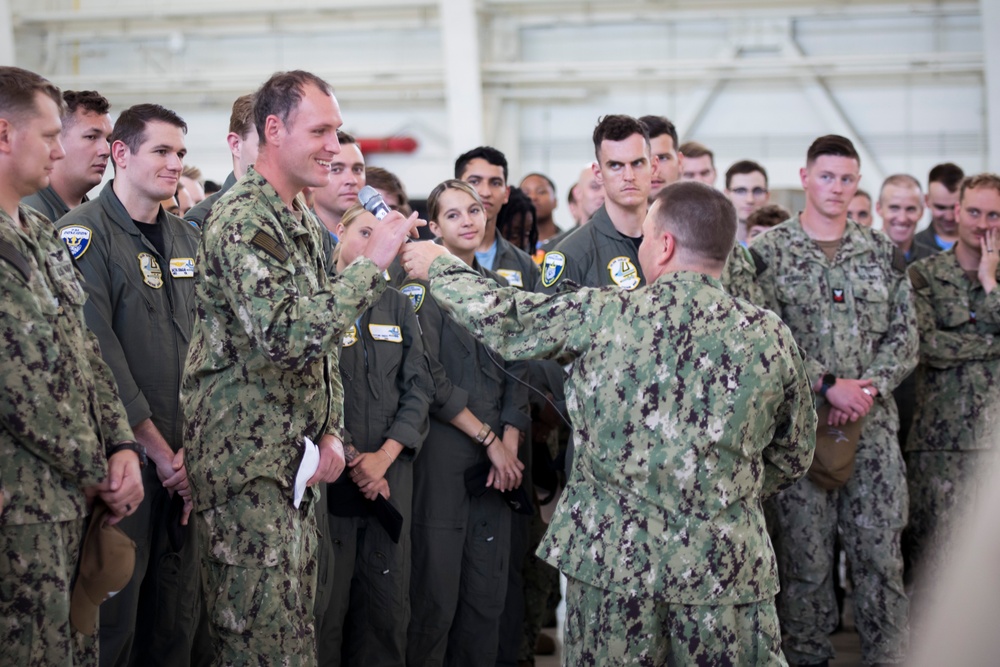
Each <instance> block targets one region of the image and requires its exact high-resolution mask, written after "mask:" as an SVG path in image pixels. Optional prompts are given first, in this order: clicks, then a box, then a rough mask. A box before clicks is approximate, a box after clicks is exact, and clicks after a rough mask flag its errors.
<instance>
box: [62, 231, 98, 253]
mask: <svg viewBox="0 0 1000 667" xmlns="http://www.w3.org/2000/svg"><path fill="white" fill-rule="evenodd" d="M92 236H93V232H92V231H91V230H90V229H89V228H87V227H83V226H82V225H70V226H69V227H63V229H62V231H60V232H59V238H61V239H62V240H63V243H65V244H66V247H67V248H68V249H69V254H71V255H73V259H80V258H81V257H83V253H85V252H87V248H89V247H90V239H91V237H92Z"/></svg>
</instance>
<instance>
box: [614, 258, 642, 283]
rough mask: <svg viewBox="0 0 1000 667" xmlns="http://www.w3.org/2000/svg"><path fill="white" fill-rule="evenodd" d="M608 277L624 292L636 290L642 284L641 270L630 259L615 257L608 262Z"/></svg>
mask: <svg viewBox="0 0 1000 667" xmlns="http://www.w3.org/2000/svg"><path fill="white" fill-rule="evenodd" d="M608 275H609V276H610V277H611V282H613V283H614V284H615V285H618V286H619V287H621V288H622V289H623V290H629V291H631V290H634V289H635V288H636V287H638V286H639V283H640V282H642V281H641V280H640V278H639V270H638V269H637V268H635V264H633V263H632V260H631V259H629V258H628V257H615V258H614V259H613V260H611V261H610V262H608Z"/></svg>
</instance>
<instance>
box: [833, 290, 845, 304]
mask: <svg viewBox="0 0 1000 667" xmlns="http://www.w3.org/2000/svg"><path fill="white" fill-rule="evenodd" d="M833 302H834V303H844V290H842V289H837V288H836V287H834V288H833Z"/></svg>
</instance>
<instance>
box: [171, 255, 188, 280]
mask: <svg viewBox="0 0 1000 667" xmlns="http://www.w3.org/2000/svg"><path fill="white" fill-rule="evenodd" d="M170 276H171V277H172V278H194V258H192V257H175V258H174V259H172V260H170Z"/></svg>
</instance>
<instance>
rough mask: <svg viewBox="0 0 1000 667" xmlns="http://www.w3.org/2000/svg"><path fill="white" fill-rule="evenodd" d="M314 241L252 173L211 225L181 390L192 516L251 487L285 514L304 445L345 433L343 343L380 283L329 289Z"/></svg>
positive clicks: (361, 275) (371, 273)
mask: <svg viewBox="0 0 1000 667" xmlns="http://www.w3.org/2000/svg"><path fill="white" fill-rule="evenodd" d="M319 233H320V226H319V224H318V223H317V222H316V221H315V220H314V219H313V218H312V215H311V214H310V213H309V212H308V211H303V210H300V211H298V212H297V213H292V212H291V211H289V210H288V209H287V208H286V207H285V205H284V204H283V203H282V201H281V199H280V198H279V197H278V194H277V193H276V192H275V191H274V188H272V187H271V186H270V185H269V184H268V183H267V181H266V180H264V178H263V177H262V176H260V174H258V173H256V172H255V171H252V170H250V171H248V173H247V176H245V177H244V178H243V179H241V180H240V181H239V182H237V184H236V185H234V186H233V188H232V189H231V190H230V191H229V193H228V194H227V195H226V197H225V198H223V199H221V200H220V201H219V202H218V204H217V205H216V207H215V208H214V209H213V210H212V213H211V214H209V217H208V219H207V221H206V224H205V228H204V229H203V236H202V244H201V246H200V248H199V250H198V257H197V260H196V264H197V266H198V267H199V269H200V271H201V272H202V273H201V275H200V276H199V278H198V281H197V284H196V287H195V299H196V303H197V313H196V316H195V325H194V333H193V334H192V340H191V347H190V350H189V354H188V362H187V367H186V368H185V375H184V384H183V390H182V404H183V406H184V415H185V419H186V442H187V443H188V470H189V477H190V480H191V484H192V486H193V488H194V502H195V508H196V509H197V510H204V509H207V508H210V507H215V506H217V505H221V504H223V503H225V502H226V501H228V500H229V499H230V498H232V497H233V496H234V495H236V494H238V493H239V492H240V490H241V489H242V488H243V486H244V485H245V484H247V483H248V482H250V481H253V480H254V479H257V478H264V479H271V480H274V481H275V482H276V483H277V484H278V485H279V486H280V487H281V488H283V489H285V491H286V493H287V496H288V500H289V502H291V499H292V486H293V483H294V480H295V473H296V470H297V469H298V466H299V462H300V461H301V460H302V453H303V446H304V445H303V438H304V437H306V436H308V437H309V438H311V439H312V440H313V441H314V442H318V441H319V438H320V436H321V435H322V434H324V433H333V434H336V435H340V434H341V433H342V432H343V427H344V425H343V414H342V400H343V387H342V385H341V382H340V373H339V372H338V371H337V359H338V354H339V350H340V343H341V340H342V337H343V334H344V333H345V332H346V331H347V330H348V329H350V328H351V326H352V325H353V324H354V321H355V319H357V317H358V315H360V313H361V312H363V311H364V310H365V309H366V308H368V307H369V306H370V305H371V304H372V303H373V302H374V301H375V300H376V299H377V298H378V296H379V295H380V294H381V293H382V291H383V290H384V289H385V285H386V283H385V279H384V278H383V277H382V275H381V272H380V271H379V270H378V268H377V267H376V266H375V264H374V263H372V262H371V261H370V260H368V259H364V258H362V259H359V260H358V261H356V262H354V263H353V264H352V265H351V266H349V267H348V268H347V269H346V270H345V271H344V272H343V273H342V274H340V275H339V276H338V277H337V278H336V280H331V279H330V278H329V276H328V275H327V273H326V268H325V261H324V258H323V256H322V253H321V247H322V246H321V244H322V241H321V239H320V237H319Z"/></svg>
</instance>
